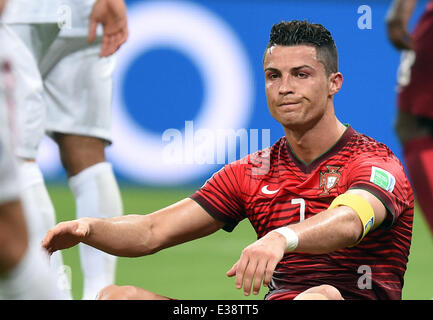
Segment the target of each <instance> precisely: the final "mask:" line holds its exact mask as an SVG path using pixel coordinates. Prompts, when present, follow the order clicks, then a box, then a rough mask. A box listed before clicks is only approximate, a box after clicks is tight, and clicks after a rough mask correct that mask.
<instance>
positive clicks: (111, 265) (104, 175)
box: [69, 162, 123, 300]
mask: <svg viewBox="0 0 433 320" xmlns="http://www.w3.org/2000/svg"><path fill="white" fill-rule="evenodd" d="M69 186H70V188H71V190H72V192H73V194H74V196H75V201H76V208H77V218H83V217H94V218H109V217H115V216H120V215H122V212H123V208H122V199H121V196H120V192H119V187H118V185H117V182H116V179H115V177H114V173H113V169H112V166H111V164H110V163H108V162H101V163H98V164H95V165H93V166H91V167H89V168H86V169H85V170H83V171H81V172H80V173H78V174H77V175H75V176H73V177H70V178H69ZM79 248H80V258H81V268H82V271H83V278H84V292H83V300H89V299H95V297H96V295H97V293H98V292H99V290H101V289H102V288H104V287H105V286H108V285H110V284H113V283H114V280H115V272H116V260H117V258H116V257H115V256H113V255H109V254H107V253H105V252H103V251H100V250H97V249H95V248H93V247H90V246H88V245H85V244H82V243H80V244H79Z"/></svg>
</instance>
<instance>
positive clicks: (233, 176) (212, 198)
mask: <svg viewBox="0 0 433 320" xmlns="http://www.w3.org/2000/svg"><path fill="white" fill-rule="evenodd" d="M244 175H245V168H244V165H242V164H241V163H240V161H236V162H233V163H230V164H228V165H225V166H224V167H223V168H222V169H221V170H219V171H217V172H216V173H214V174H213V175H212V177H211V178H210V179H208V180H207V181H206V183H205V184H204V185H203V186H202V187H201V188H200V189H199V190H197V191H196V192H195V193H194V194H192V195H191V196H190V198H191V199H193V200H194V201H196V202H197V203H198V204H199V205H200V206H201V207H202V208H203V209H205V210H206V212H208V213H209V214H210V215H211V216H212V217H214V218H215V219H217V220H220V221H222V222H224V223H225V225H224V227H223V229H224V230H225V231H228V232H231V231H232V230H233V229H234V228H235V227H236V225H237V224H238V223H239V222H240V221H241V220H242V219H244V218H245V210H244V205H243V201H242V196H241V195H242V192H241V189H242V184H243V177H244Z"/></svg>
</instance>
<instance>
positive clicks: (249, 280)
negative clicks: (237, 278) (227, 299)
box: [243, 257, 261, 296]
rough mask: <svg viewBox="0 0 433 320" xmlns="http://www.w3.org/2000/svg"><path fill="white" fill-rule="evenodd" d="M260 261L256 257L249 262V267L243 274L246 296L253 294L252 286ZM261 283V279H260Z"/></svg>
mask: <svg viewBox="0 0 433 320" xmlns="http://www.w3.org/2000/svg"><path fill="white" fill-rule="evenodd" d="M257 264H258V261H257V259H256V258H255V257H253V258H251V259H250V260H249V261H248V265H247V267H246V269H245V272H244V274H243V287H244V295H246V296H249V295H250V293H251V286H252V284H253V279H254V277H255V276H257V274H256V269H257ZM260 281H261V277H260Z"/></svg>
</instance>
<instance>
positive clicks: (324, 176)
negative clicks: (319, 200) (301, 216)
mask: <svg viewBox="0 0 433 320" xmlns="http://www.w3.org/2000/svg"><path fill="white" fill-rule="evenodd" d="M325 167H326V169H328V170H327V171H320V184H319V188H320V189H322V188H323V192H322V193H321V194H320V195H328V194H329V191H331V189H332V188H334V187H335V186H336V185H337V184H338V181H339V180H340V176H341V173H340V172H338V170H340V168H341V167H339V166H325Z"/></svg>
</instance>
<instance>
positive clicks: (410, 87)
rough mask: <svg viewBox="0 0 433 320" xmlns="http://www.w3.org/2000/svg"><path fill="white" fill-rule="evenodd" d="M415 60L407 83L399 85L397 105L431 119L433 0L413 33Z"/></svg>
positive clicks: (432, 115) (432, 103)
mask: <svg viewBox="0 0 433 320" xmlns="http://www.w3.org/2000/svg"><path fill="white" fill-rule="evenodd" d="M412 38H413V44H414V50H415V61H414V63H413V65H412V67H411V68H410V75H409V83H408V84H407V85H404V86H401V87H400V88H399V89H400V90H399V91H400V92H399V95H398V106H399V108H400V109H401V110H403V111H406V112H409V113H412V114H414V115H417V116H422V117H427V118H431V119H433V81H432V80H431V75H432V74H433V0H432V1H430V2H429V3H428V4H427V6H426V9H425V11H424V13H423V15H422V16H421V18H420V20H419V21H418V23H417V25H416V27H415V29H414V31H413V34H412Z"/></svg>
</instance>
